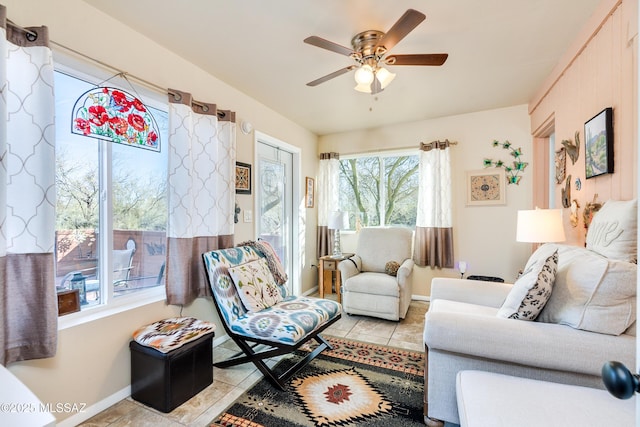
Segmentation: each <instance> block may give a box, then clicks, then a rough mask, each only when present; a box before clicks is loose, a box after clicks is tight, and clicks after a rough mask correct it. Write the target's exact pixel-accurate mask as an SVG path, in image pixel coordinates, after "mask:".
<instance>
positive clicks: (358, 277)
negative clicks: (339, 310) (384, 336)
mask: <svg viewBox="0 0 640 427" xmlns="http://www.w3.org/2000/svg"><path fill="white" fill-rule="evenodd" d="M412 243H413V230H411V229H408V228H402V227H380V228H376V227H371V228H363V229H362V230H361V231H360V234H359V236H358V244H357V249H356V253H355V255H354V256H353V257H351V258H350V259H347V260H344V261H342V262H340V264H338V269H339V270H340V274H341V277H342V306H343V309H344V311H345V313H347V314H361V315H365V316H372V317H379V318H382V319H389V320H400V319H404V317H405V315H406V314H407V310H408V309H409V304H410V303H411V295H412V293H413V283H412V280H413V274H412V273H413V264H414V263H413V260H412V259H411V254H412ZM391 261H395V262H397V263H398V264H399V265H400V267H399V268H398V270H397V274H396V275H391V274H388V273H386V272H385V266H386V264H387V263H388V262H391Z"/></svg>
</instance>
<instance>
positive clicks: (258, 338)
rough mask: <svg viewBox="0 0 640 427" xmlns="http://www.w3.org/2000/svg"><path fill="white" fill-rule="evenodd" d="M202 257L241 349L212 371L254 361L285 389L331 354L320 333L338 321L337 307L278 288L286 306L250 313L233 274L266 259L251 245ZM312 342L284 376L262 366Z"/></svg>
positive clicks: (339, 309) (224, 320)
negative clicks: (324, 354) (320, 357)
mask: <svg viewBox="0 0 640 427" xmlns="http://www.w3.org/2000/svg"><path fill="white" fill-rule="evenodd" d="M202 257H203V259H204V266H205V270H206V272H207V277H208V279H209V284H210V286H211V290H212V293H213V297H214V303H215V306H216V309H217V311H218V314H219V316H220V319H221V321H222V324H223V326H224V328H225V330H226V332H227V334H228V335H229V337H231V339H233V341H234V342H235V343H236V344H237V345H238V346H239V347H240V349H241V350H242V353H239V354H237V355H235V356H234V357H232V358H231V359H228V360H225V361H223V362H219V363H216V364H214V366H216V367H219V368H226V367H230V366H236V365H239V364H243V363H247V362H252V363H253V364H254V365H256V367H257V368H258V369H259V370H260V371H261V372H262V373H263V374H264V376H265V377H266V378H268V379H269V380H270V381H271V382H272V383H273V385H275V386H276V387H277V388H279V389H281V390H284V389H285V386H286V382H287V381H288V380H289V379H290V378H291V376H293V375H294V374H295V373H296V372H297V371H299V370H300V369H302V368H303V367H305V366H306V365H307V364H308V363H309V362H311V361H312V360H313V359H314V358H315V357H316V356H318V355H319V354H320V353H321V352H323V351H324V350H325V349H327V348H329V349H331V346H330V345H329V343H328V342H327V341H325V340H324V338H322V336H321V335H320V333H321V332H322V331H324V330H325V329H326V328H327V327H329V326H330V325H331V324H333V323H334V322H335V321H337V320H338V319H339V318H340V316H341V313H342V306H341V305H340V304H339V303H337V302H335V301H331V300H326V299H320V298H311V297H304V296H294V295H288V291H287V289H286V287H285V286H284V285H279V289H280V293H281V294H282V297H283V298H282V301H280V302H277V303H276V304H274V305H272V306H270V307H268V308H264V309H262V310H260V311H249V310H247V308H246V307H245V305H244V304H243V303H242V300H241V299H240V295H239V293H238V290H237V288H236V285H235V284H234V282H233V279H232V277H231V275H230V273H229V269H230V268H232V267H236V266H240V265H243V264H246V263H249V262H251V261H255V260H258V259H260V258H262V257H264V254H262V253H261V252H259V251H258V250H257V249H256V248H254V247H252V246H240V247H235V248H230V249H221V250H216V251H211V252H206V253H204V254H203V255H202ZM312 340H315V341H316V342H317V343H318V344H319V345H318V346H317V347H316V348H315V349H314V350H313V351H311V352H310V353H309V354H308V355H307V356H306V357H305V358H303V359H302V360H300V361H299V362H298V363H297V364H296V365H294V366H293V367H291V368H290V369H289V370H288V371H286V372H284V373H283V374H280V375H276V373H275V372H274V371H273V370H271V369H270V368H269V367H268V366H267V365H266V363H265V362H264V359H268V358H271V357H274V356H279V355H283V354H289V353H292V352H294V351H295V350H297V349H299V348H300V347H301V346H303V345H304V344H306V343H307V342H309V341H312ZM265 346H266V347H265Z"/></svg>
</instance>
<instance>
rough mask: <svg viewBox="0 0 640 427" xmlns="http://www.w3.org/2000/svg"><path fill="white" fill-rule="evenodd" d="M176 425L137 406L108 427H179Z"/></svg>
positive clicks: (149, 410) (156, 413) (164, 417)
mask: <svg viewBox="0 0 640 427" xmlns="http://www.w3.org/2000/svg"><path fill="white" fill-rule="evenodd" d="M182 425H184V424H181V423H178V422H176V421H174V420H172V419H170V418H167V417H166V416H164V415H162V414H161V413H160V412H157V411H155V410H153V409H150V408H146V407H142V406H138V407H137V408H135V409H134V410H132V411H130V412H128V413H126V414H125V415H123V416H122V417H120V418H118V419H117V420H116V421H115V422H113V423H111V424H109V427H129V426H131V427H179V426H182Z"/></svg>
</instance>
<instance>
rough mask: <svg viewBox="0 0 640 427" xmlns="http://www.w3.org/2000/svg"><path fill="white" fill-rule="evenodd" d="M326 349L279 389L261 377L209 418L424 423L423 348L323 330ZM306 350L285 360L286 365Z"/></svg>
mask: <svg viewBox="0 0 640 427" xmlns="http://www.w3.org/2000/svg"><path fill="white" fill-rule="evenodd" d="M325 338H326V339H327V341H329V342H330V343H331V345H332V346H333V347H334V349H333V350H330V351H329V350H325V351H324V352H323V353H322V354H321V355H320V356H318V357H317V358H316V359H315V360H314V361H313V362H311V364H309V365H308V366H307V367H306V368H305V369H303V370H302V371H301V372H299V373H298V374H297V375H296V376H294V377H293V379H291V380H290V381H289V386H288V390H287V391H280V390H277V389H276V388H274V387H273V386H271V384H270V383H269V382H268V381H267V380H265V379H262V380H261V381H259V382H258V383H257V384H256V385H254V386H253V387H252V388H251V389H250V390H248V391H247V392H245V393H244V394H243V395H242V396H240V397H239V398H238V399H237V400H236V401H235V402H234V404H233V405H232V406H231V407H230V408H228V409H227V410H226V411H225V412H224V413H223V414H222V415H221V416H220V417H219V418H218V419H216V420H215V421H213V423H212V424H211V426H212V427H214V426H224V427H240V426H243V427H260V426H266V427H271V426H273V427H287V426H316V427H330V426H347V425H367V426H398V425H402V426H406V427H409V426H424V421H423V417H422V393H423V389H424V380H423V374H424V353H422V352H416V351H406V350H402V349H397V348H393V347H385V346H380V345H375V344H368V343H362V342H358V341H353V340H348V339H344V338H335V337H329V336H325ZM303 355H304V353H302V352H300V354H296V355H295V356H292V357H287V358H285V359H283V360H281V361H280V362H279V363H278V365H277V367H276V370H277V371H278V370H285V369H287V368H288V367H289V366H291V365H293V363H295V361H296V360H297V358H300V357H303Z"/></svg>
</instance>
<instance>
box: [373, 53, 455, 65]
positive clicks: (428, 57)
mask: <svg viewBox="0 0 640 427" xmlns="http://www.w3.org/2000/svg"><path fill="white" fill-rule="evenodd" d="M448 57H449V54H447V53H425V54H416V55H390V56H388V57H386V58H385V60H384V62H385V64H387V65H442V64H444V63H445V61H446V60H447V58H448Z"/></svg>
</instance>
